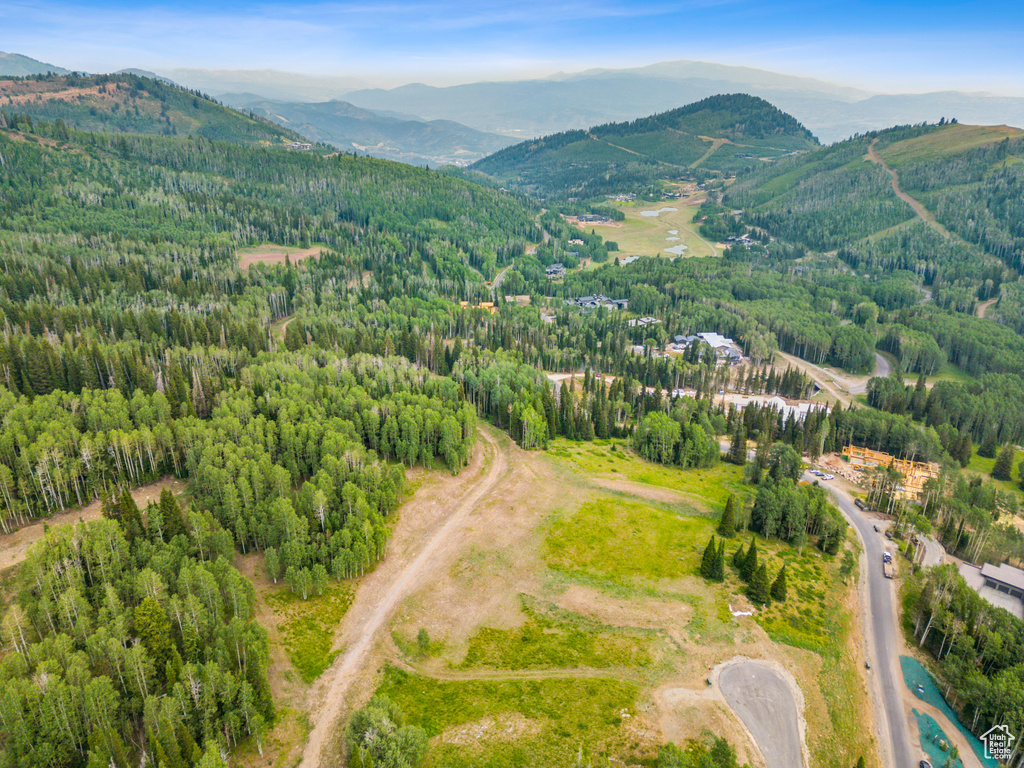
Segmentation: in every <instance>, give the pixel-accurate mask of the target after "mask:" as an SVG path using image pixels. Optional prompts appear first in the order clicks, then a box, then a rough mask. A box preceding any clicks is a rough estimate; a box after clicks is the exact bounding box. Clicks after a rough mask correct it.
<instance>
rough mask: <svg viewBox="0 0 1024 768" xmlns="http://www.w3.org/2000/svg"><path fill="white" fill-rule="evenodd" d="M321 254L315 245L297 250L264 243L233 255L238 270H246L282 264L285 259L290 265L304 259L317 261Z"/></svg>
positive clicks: (288, 246) (290, 246) (320, 250)
mask: <svg viewBox="0 0 1024 768" xmlns="http://www.w3.org/2000/svg"><path fill="white" fill-rule="evenodd" d="M322 252H323V248H322V247H321V246H317V245H314V246H313V247H311V248H298V247H297V246H292V245H275V244H274V243H266V244H264V245H258V246H256V247H255V248H245V249H239V250H238V251H236V252H235V255H236V256H237V257H238V266H239V268H241V269H248V268H249V267H251V266H252V265H253V264H284V262H285V258H286V257H287V259H288V260H290V261H291V263H292V264H299V263H301V262H302V261H304V260H305V259H310V258H312V259H319V258H320V254H321V253H322Z"/></svg>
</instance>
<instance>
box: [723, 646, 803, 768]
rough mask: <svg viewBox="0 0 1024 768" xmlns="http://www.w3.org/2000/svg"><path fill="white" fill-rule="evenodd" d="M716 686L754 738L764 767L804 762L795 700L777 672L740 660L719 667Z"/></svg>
mask: <svg viewBox="0 0 1024 768" xmlns="http://www.w3.org/2000/svg"><path fill="white" fill-rule="evenodd" d="M718 687H719V689H720V690H721V691H722V695H723V696H725V700H726V701H727V702H728V703H729V706H730V707H732V709H733V711H734V712H735V713H736V714H737V715H738V716H739V718H740V720H742V721H743V724H744V725H745V726H747V730H748V731H750V735H751V736H753V737H754V741H755V742H757V748H758V749H760V750H761V754H762V755H763V756H764V760H765V764H766V765H767V768H797V766H802V765H803V764H804V761H803V751H802V750H801V748H800V726H799V725H798V723H797V711H796V701H794V700H793V692H792V691H791V690H790V689H789V685H787V683H786V681H785V680H784V679H783V678H782V677H781V676H780V675H779V673H778V672H776V671H775V670H773V669H772V668H771V667H769V666H768V665H767V664H761V663H759V662H756V661H741V662H737V663H736V664H730V665H729V666H728V667H726V668H725V669H723V670H722V672H721V674H720V675H719V676H718Z"/></svg>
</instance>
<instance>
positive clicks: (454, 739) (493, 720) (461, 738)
mask: <svg viewBox="0 0 1024 768" xmlns="http://www.w3.org/2000/svg"><path fill="white" fill-rule="evenodd" d="M538 733H540V725H539V724H538V723H535V722H533V721H532V720H529V719H527V718H525V717H523V716H522V715H520V714H518V713H516V714H505V715H499V716H498V717H485V718H482V719H480V720H477V721H476V722H475V723H466V724H465V725H459V726H456V727H454V728H449V729H448V730H446V731H445V732H444V733H442V734H441V741H443V742H446V743H448V744H455V745H456V746H460V747H472V746H475V745H477V744H479V743H480V742H481V741H484V740H487V741H492V740H494V741H516V740H518V739H521V738H523V737H524V736H535V735H536V734H538Z"/></svg>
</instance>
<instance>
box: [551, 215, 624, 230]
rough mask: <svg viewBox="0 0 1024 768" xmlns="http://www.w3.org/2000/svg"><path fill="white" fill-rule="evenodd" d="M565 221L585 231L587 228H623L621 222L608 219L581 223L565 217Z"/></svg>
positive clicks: (572, 217) (573, 217) (575, 218)
mask: <svg viewBox="0 0 1024 768" xmlns="http://www.w3.org/2000/svg"><path fill="white" fill-rule="evenodd" d="M565 220H566V221H567V222H568V223H569V224H572V225H573V226H574V227H577V228H579V229H587V228H588V227H610V228H611V229H621V228H622V227H623V226H625V225H624V224H623V223H622V222H621V221H612V220H611V219H609V220H608V221H583V222H581V221H580V220H579V219H578V218H577V217H575V216H566V217H565Z"/></svg>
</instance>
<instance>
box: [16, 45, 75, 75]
mask: <svg viewBox="0 0 1024 768" xmlns="http://www.w3.org/2000/svg"><path fill="white" fill-rule="evenodd" d="M47 73H52V74H56V75H66V74H68V70H66V69H64V68H63V67H57V66H54V65H53V64H47V63H46V62H45V61H38V60H36V59H30V58H29V57H28V56H22V55H21V54H20V53H7V52H6V51H0V76H2V77H26V76H27V75H45V74H47Z"/></svg>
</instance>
